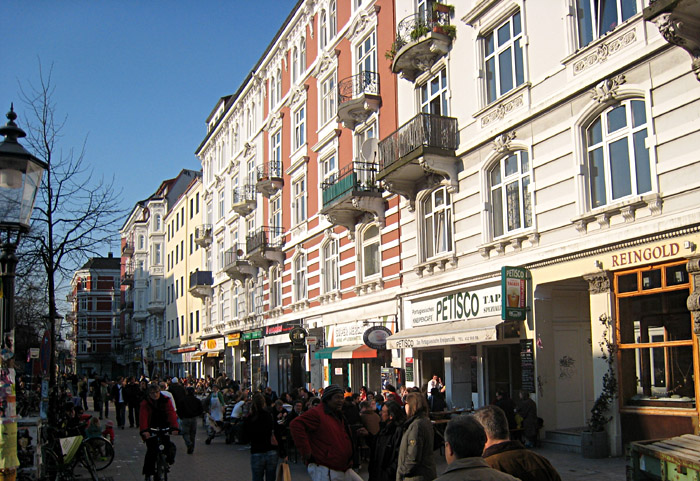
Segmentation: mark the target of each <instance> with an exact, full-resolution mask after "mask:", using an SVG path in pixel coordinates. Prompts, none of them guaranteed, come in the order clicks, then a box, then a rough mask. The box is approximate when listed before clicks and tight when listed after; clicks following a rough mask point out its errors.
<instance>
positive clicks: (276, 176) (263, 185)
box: [255, 160, 284, 199]
mask: <svg viewBox="0 0 700 481" xmlns="http://www.w3.org/2000/svg"><path fill="white" fill-rule="evenodd" d="M282 187H284V180H283V179H282V161H281V160H271V161H270V162H267V163H266V164H263V165H261V166H260V167H258V175H257V183H256V184H255V189H256V190H257V191H258V192H260V193H261V194H262V195H264V196H265V197H267V198H268V199H269V198H270V197H272V196H273V195H275V193H277V191H279V190H280V189H281V188H282Z"/></svg>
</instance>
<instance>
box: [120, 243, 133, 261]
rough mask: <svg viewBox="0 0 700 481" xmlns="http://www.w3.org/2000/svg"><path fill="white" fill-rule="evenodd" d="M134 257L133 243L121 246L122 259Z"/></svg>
mask: <svg viewBox="0 0 700 481" xmlns="http://www.w3.org/2000/svg"><path fill="white" fill-rule="evenodd" d="M133 255H134V243H133V241H126V242H124V245H123V246H122V257H131V256H133Z"/></svg>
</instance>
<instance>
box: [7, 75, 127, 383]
mask: <svg viewBox="0 0 700 481" xmlns="http://www.w3.org/2000/svg"><path fill="white" fill-rule="evenodd" d="M52 71H53V66H52V67H51V68H50V69H49V70H48V72H45V71H44V69H42V66H41V62H40V64H39V80H38V83H37V84H34V83H31V82H30V83H29V84H28V85H27V86H26V87H25V86H21V87H20V91H21V95H20V98H21V100H22V102H23V103H24V105H25V107H26V109H27V111H28V115H27V116H26V117H25V119H24V121H25V125H26V129H25V130H26V131H27V144H28V146H29V148H30V150H32V151H33V154H34V155H36V156H37V157H38V158H39V159H41V160H43V161H44V162H46V163H47V164H48V165H49V168H48V170H47V172H46V173H45V174H44V177H43V179H42V185H41V189H40V192H39V194H38V197H37V202H36V207H35V213H34V214H35V215H34V217H33V222H32V229H31V232H30V234H29V236H28V238H27V241H25V244H27V246H26V247H25V248H23V251H24V252H23V257H25V258H29V259H27V261H28V265H31V264H32V263H33V264H34V265H41V266H42V268H43V271H44V272H45V273H46V292H47V297H48V299H47V304H48V319H49V322H50V328H51V334H52V339H53V340H54V342H55V340H56V335H55V334H56V333H55V324H56V323H55V322H51V320H55V319H56V318H57V317H58V313H57V305H56V292H57V289H58V287H59V286H60V285H62V284H63V283H66V281H69V280H70V278H71V276H72V273H73V272H74V271H75V269H77V268H79V267H80V266H81V265H82V264H83V263H84V262H85V261H86V260H87V259H88V258H90V257H95V256H98V255H100V250H101V249H102V248H104V247H105V246H106V245H109V244H111V243H112V242H114V241H117V240H118V235H119V227H120V226H121V222H122V221H123V218H124V215H125V211H124V210H123V209H122V208H121V207H120V202H119V197H120V195H121V191H117V190H116V189H115V185H114V179H112V180H111V181H105V180H104V179H103V178H94V177H93V176H92V169H91V168H90V167H89V165H88V164H87V162H86V161H85V145H86V141H84V142H83V144H82V145H81V146H80V149H79V150H74V149H73V148H72V147H70V148H68V149H64V148H63V147H62V145H61V140H62V137H63V129H64V127H65V125H66V120H67V117H58V116H57V115H56V105H55V104H54V102H53V95H54V90H55V87H54V86H53V84H52V81H51V76H52ZM86 139H87V138H86ZM23 247H24V246H23ZM54 345H55V344H54ZM50 365H51V366H55V365H56V360H55V349H52V353H51V364H50ZM49 382H50V385H51V386H52V387H53V386H55V383H56V379H55V369H54V368H53V367H52V369H51V375H50V378H49Z"/></svg>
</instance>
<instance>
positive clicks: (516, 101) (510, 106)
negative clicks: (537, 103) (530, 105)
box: [481, 94, 525, 127]
mask: <svg viewBox="0 0 700 481" xmlns="http://www.w3.org/2000/svg"><path fill="white" fill-rule="evenodd" d="M523 105H525V100H524V96H523V95H522V94H521V95H518V96H517V97H515V98H513V99H510V100H508V101H506V102H503V103H501V104H499V105H498V106H496V108H495V109H493V110H492V111H491V112H489V113H488V114H486V115H484V116H483V117H481V127H486V126H488V125H490V124H492V123H493V122H496V121H498V120H503V118H504V117H505V116H506V115H508V114H509V113H511V112H512V111H514V110H516V109H518V108H520V107H522V106H523Z"/></svg>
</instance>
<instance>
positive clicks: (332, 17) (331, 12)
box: [328, 0, 338, 41]
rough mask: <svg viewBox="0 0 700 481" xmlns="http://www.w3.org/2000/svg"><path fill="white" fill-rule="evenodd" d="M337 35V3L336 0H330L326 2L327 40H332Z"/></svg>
mask: <svg viewBox="0 0 700 481" xmlns="http://www.w3.org/2000/svg"><path fill="white" fill-rule="evenodd" d="M336 35H338V4H337V2H336V0H331V2H330V3H329V4H328V40H329V41H330V40H332V39H333V38H335V36H336Z"/></svg>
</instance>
